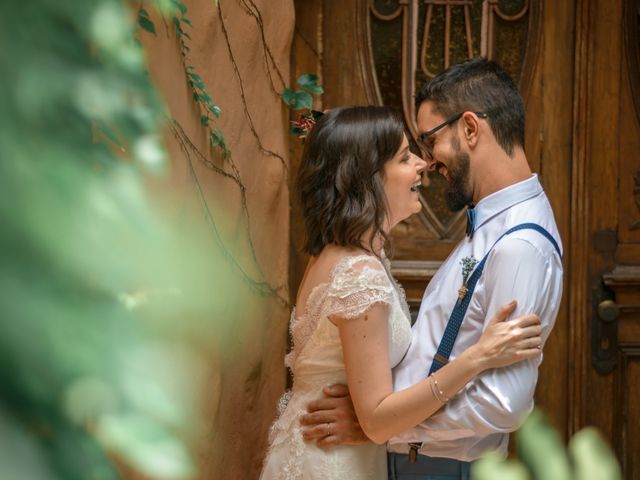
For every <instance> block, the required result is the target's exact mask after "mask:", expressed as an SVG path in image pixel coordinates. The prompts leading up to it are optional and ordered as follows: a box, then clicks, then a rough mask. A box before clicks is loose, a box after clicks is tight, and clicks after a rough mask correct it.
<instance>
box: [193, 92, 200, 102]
mask: <svg viewBox="0 0 640 480" xmlns="http://www.w3.org/2000/svg"><path fill="white" fill-rule="evenodd" d="M193 101H194V102H199V101H200V95H198V92H193Z"/></svg>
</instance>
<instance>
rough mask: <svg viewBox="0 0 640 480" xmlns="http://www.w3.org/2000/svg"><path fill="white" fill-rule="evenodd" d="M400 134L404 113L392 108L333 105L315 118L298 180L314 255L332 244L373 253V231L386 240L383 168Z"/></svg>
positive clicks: (308, 249)
mask: <svg viewBox="0 0 640 480" xmlns="http://www.w3.org/2000/svg"><path fill="white" fill-rule="evenodd" d="M403 133H404V124H403V122H402V117H401V116H400V113H399V112H398V111H397V110H395V109H393V108H390V107H376V106H369V107H343V108H335V109H332V110H330V111H329V112H327V113H325V114H324V115H322V116H321V117H320V118H319V119H318V121H317V123H316V125H315V127H313V129H312V130H311V133H310V135H309V136H308V137H307V140H306V143H305V147H304V152H303V155H302V162H301V165H300V170H299V172H298V183H297V187H298V195H299V197H300V204H301V208H302V216H303V218H304V223H305V229H306V234H307V238H306V244H305V247H304V249H305V251H306V252H307V253H309V254H310V255H318V254H319V253H320V252H321V251H322V249H323V248H324V247H325V245H327V244H330V243H334V244H336V245H341V246H353V247H358V248H364V249H366V250H369V251H372V250H373V241H374V239H375V238H376V236H377V235H381V236H382V238H383V239H384V240H385V241H386V240H387V236H386V234H385V232H384V231H383V229H382V227H383V222H384V219H385V215H386V213H387V199H386V196H385V194H384V189H383V180H384V169H383V168H384V164H385V163H386V162H387V161H388V160H390V159H391V158H393V156H394V155H395V154H396V152H397V151H398V150H399V149H400V145H401V144H402V138H403V137H402V135H403ZM367 232H370V236H369V238H368V242H367V245H363V243H362V238H363V235H365V234H366V233H367Z"/></svg>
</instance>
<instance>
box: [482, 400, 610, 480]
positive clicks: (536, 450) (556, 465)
mask: <svg viewBox="0 0 640 480" xmlns="http://www.w3.org/2000/svg"><path fill="white" fill-rule="evenodd" d="M517 446H518V457H519V459H516V460H505V459H503V458H502V457H501V456H500V455H498V454H497V453H491V454H489V455H486V456H485V457H483V458H481V459H480V460H478V461H477V462H475V463H474V464H473V466H472V477H473V479H474V480H548V479H553V480H622V475H621V473H620V467H619V465H618V461H617V460H616V457H615V455H614V454H613V452H612V451H611V449H610V448H609V447H608V446H607V444H606V443H605V442H604V441H603V440H602V437H601V436H600V435H599V433H598V432H597V430H595V429H594V428H585V429H583V430H581V431H579V432H578V433H576V434H575V435H574V436H573V438H572V439H571V441H570V442H569V448H568V450H567V449H566V448H565V446H564V444H563V442H562V439H561V438H560V435H559V434H558V432H557V431H555V430H554V429H553V428H552V427H551V426H550V425H549V423H548V422H547V421H546V419H545V417H544V415H543V414H542V413H541V412H540V411H538V410H534V411H533V412H532V413H531V415H529V417H528V418H527V420H526V422H525V423H524V425H523V426H522V427H521V428H520V430H519V431H518V433H517Z"/></svg>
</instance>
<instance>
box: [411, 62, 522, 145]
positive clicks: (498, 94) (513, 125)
mask: <svg viewBox="0 0 640 480" xmlns="http://www.w3.org/2000/svg"><path fill="white" fill-rule="evenodd" d="M425 101H431V102H433V105H434V108H435V111H436V112H437V113H439V114H441V115H443V116H444V117H446V118H449V117H451V116H453V115H456V114H458V113H461V112H466V111H474V112H485V113H486V114H487V116H488V118H487V121H488V122H489V126H490V127H491V131H492V132H493V135H494V136H495V137H496V141H497V142H498V144H499V145H500V146H501V147H502V148H503V149H504V151H505V152H507V154H508V155H509V156H511V155H512V154H513V149H514V147H516V146H519V147H524V122H525V118H524V117H525V113H524V102H523V101H522V97H521V96H520V92H519V91H518V87H517V86H516V84H515V83H514V82H513V80H512V79H511V77H509V74H507V72H506V71H505V70H504V69H503V68H502V67H501V66H500V65H498V64H497V63H496V62H494V61H491V60H487V59H486V58H482V57H476V58H472V59H471V60H467V61H466V62H463V63H459V64H457V65H453V66H451V67H449V68H448V69H446V70H445V71H444V72H442V73H440V74H439V75H436V76H435V77H434V78H433V79H432V80H431V81H430V82H428V83H426V84H425V85H424V86H423V87H422V88H421V89H420V91H419V92H418V94H417V95H416V107H417V108H420V105H422V103H423V102H425Z"/></svg>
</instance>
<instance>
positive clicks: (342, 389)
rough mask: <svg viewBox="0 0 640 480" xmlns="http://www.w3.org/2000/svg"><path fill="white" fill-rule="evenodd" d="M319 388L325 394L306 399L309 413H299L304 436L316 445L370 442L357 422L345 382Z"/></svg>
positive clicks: (321, 446) (328, 445)
mask: <svg viewBox="0 0 640 480" xmlns="http://www.w3.org/2000/svg"><path fill="white" fill-rule="evenodd" d="M322 392H323V393H324V395H325V397H324V398H321V399H319V400H314V401H313V402H311V403H309V405H307V412H308V413H307V414H306V415H303V416H302V417H300V424H301V425H302V426H303V428H302V436H303V438H304V439H305V440H306V441H314V440H315V441H316V445H317V446H318V447H319V448H329V447H332V446H335V445H362V444H363V443H367V442H369V439H368V438H367V436H366V435H365V434H364V432H363V431H362V428H360V424H359V423H358V417H356V412H355V411H354V409H353V403H352V402H351V396H350V395H349V389H348V388H347V386H346V385H342V384H336V385H332V386H330V387H325V388H324V389H323V390H322Z"/></svg>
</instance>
